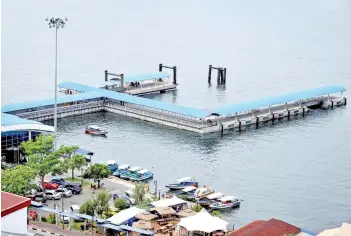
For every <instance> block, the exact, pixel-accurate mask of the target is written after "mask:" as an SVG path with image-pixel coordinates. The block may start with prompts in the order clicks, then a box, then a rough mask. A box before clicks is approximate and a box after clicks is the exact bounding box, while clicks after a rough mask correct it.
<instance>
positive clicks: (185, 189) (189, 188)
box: [182, 186, 197, 193]
mask: <svg viewBox="0 0 351 236" xmlns="http://www.w3.org/2000/svg"><path fill="white" fill-rule="evenodd" d="M195 189H197V188H196V187H195V186H188V187H186V188H184V189H183V190H182V192H185V193H187V192H190V191H193V190H195Z"/></svg>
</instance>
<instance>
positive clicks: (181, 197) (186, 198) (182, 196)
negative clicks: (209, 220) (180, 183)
mask: <svg viewBox="0 0 351 236" xmlns="http://www.w3.org/2000/svg"><path fill="white" fill-rule="evenodd" d="M178 198H180V199H182V200H184V201H186V200H188V196H187V195H185V194H181V195H179V196H178Z"/></svg>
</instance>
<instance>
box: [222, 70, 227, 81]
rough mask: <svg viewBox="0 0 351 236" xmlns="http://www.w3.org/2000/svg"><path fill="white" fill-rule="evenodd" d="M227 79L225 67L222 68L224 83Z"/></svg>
mask: <svg viewBox="0 0 351 236" xmlns="http://www.w3.org/2000/svg"><path fill="white" fill-rule="evenodd" d="M226 81H227V68H224V70H223V83H224V84H225V83H226Z"/></svg>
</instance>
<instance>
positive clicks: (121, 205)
mask: <svg viewBox="0 0 351 236" xmlns="http://www.w3.org/2000/svg"><path fill="white" fill-rule="evenodd" d="M114 206H115V207H116V208H117V209H118V210H120V211H121V210H124V209H127V207H128V206H127V202H126V201H125V200H124V199H123V198H117V199H116V200H115V202H114Z"/></svg>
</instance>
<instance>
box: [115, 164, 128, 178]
mask: <svg viewBox="0 0 351 236" xmlns="http://www.w3.org/2000/svg"><path fill="white" fill-rule="evenodd" d="M129 168H130V165H121V166H119V167H118V169H117V170H116V171H115V172H113V174H112V175H113V176H116V177H119V176H120V175H121V174H124V173H125V172H126V171H128V170H129Z"/></svg>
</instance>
